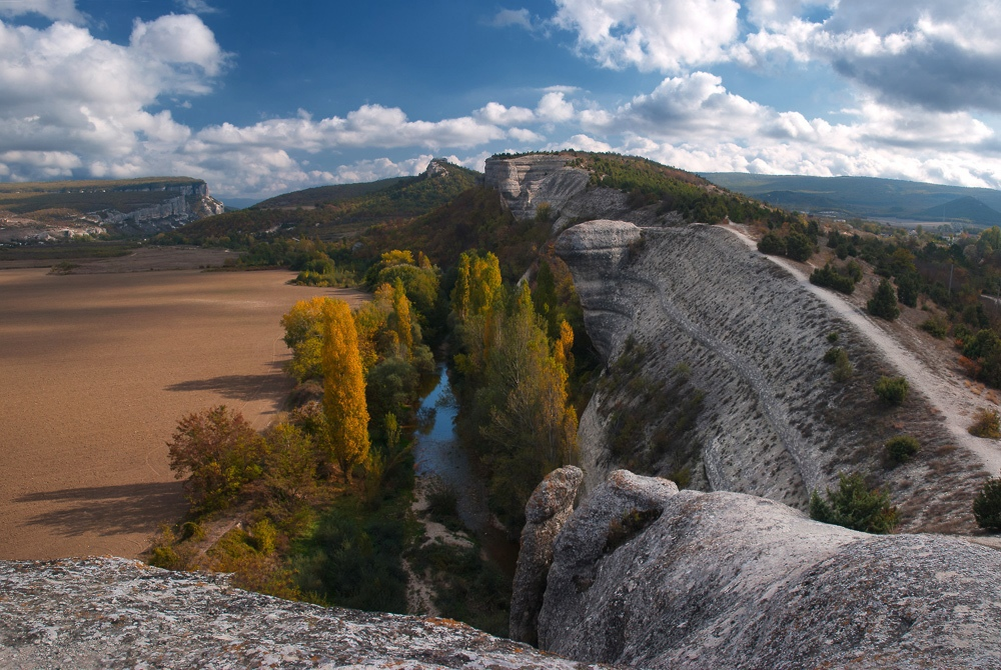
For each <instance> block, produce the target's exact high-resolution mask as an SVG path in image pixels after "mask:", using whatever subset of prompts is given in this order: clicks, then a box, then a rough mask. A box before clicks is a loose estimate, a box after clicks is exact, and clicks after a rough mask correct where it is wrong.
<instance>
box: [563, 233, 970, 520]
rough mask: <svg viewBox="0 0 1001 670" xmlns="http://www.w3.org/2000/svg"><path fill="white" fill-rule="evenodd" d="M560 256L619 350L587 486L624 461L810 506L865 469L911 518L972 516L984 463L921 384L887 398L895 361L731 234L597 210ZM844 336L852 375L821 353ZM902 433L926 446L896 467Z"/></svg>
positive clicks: (586, 439) (599, 400) (605, 347)
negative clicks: (880, 391) (897, 401)
mask: <svg viewBox="0 0 1001 670" xmlns="http://www.w3.org/2000/svg"><path fill="white" fill-rule="evenodd" d="M557 252H558V253H559V254H560V255H561V257H562V258H563V259H564V260H565V261H566V262H567V263H568V265H569V266H570V269H571V271H572V272H573V276H574V282H575V284H576V286H577V290H578V292H579V294H580V298H581V302H582V304H583V307H584V310H585V324H586V326H587V329H588V333H589V335H590V336H591V338H592V340H593V341H594V342H595V344H596V346H597V347H598V348H599V350H600V352H601V353H602V355H603V356H604V357H605V358H606V360H608V362H609V364H608V367H607V369H606V371H605V374H604V376H603V380H602V381H600V382H599V384H598V388H597V391H596V393H595V395H594V396H593V398H592V399H591V401H590V403H589V404H588V406H587V408H586V409H585V411H584V412H583V414H582V416H581V421H580V431H579V441H580V449H581V454H582V467H583V468H584V470H585V473H586V482H587V486H588V487H589V488H593V487H594V486H595V485H596V484H597V483H598V482H600V481H602V480H603V479H604V477H605V475H606V474H607V473H608V472H609V471H610V470H611V469H613V468H615V467H618V466H623V467H629V468H631V469H634V470H636V471H640V472H643V473H644V474H657V475H661V476H670V477H671V478H673V479H675V480H679V481H682V483H684V484H689V485H690V486H692V487H694V488H697V489H701V490H707V491H716V490H727V491H736V492H741V493H748V494H753V495H759V496H764V497H767V498H771V499H773V500H776V501H779V502H783V503H786V504H789V505H792V506H793V507H798V508H800V509H803V508H805V506H806V504H807V502H808V499H809V495H810V492H811V491H813V490H815V489H817V490H820V491H823V490H824V488H825V487H827V486H833V485H834V484H835V483H836V481H837V474H838V473H839V472H845V473H848V472H860V473H862V474H864V475H867V476H868V477H869V478H870V480H871V481H872V482H873V483H875V484H878V485H880V486H881V487H883V488H884V490H886V491H887V492H889V494H890V495H891V497H892V499H893V501H894V502H895V503H896V504H898V505H899V506H900V508H901V511H902V514H903V525H902V528H903V529H904V530H908V531H916V530H949V531H966V530H972V529H973V528H974V523H973V519H972V514H971V513H970V504H971V500H972V496H973V494H974V493H975V489H976V486H975V483H974V481H973V480H974V479H975V480H977V481H980V479H982V477H983V473H982V471H981V467H982V466H981V464H980V463H979V462H978V461H977V459H976V458H974V457H973V456H971V455H970V453H969V452H967V451H965V450H963V449H957V448H956V447H955V446H954V444H953V443H952V441H951V439H950V434H949V433H948V431H947V430H946V429H945V427H944V425H943V421H942V418H941V417H940V416H938V415H936V414H935V412H934V411H933V409H932V408H931V407H930V405H929V404H928V403H927V402H926V400H925V399H924V398H922V397H921V396H920V395H919V394H917V393H914V392H912V393H911V396H910V397H909V399H908V400H907V402H905V403H904V405H903V406H902V407H899V408H892V407H887V406H885V405H883V404H881V403H880V402H879V401H878V400H877V397H876V395H875V394H874V391H873V387H874V384H875V382H876V380H877V379H878V378H879V377H880V376H882V375H887V376H895V375H896V374H897V372H896V370H895V368H894V366H893V365H892V364H891V363H890V362H889V360H887V359H886V358H885V357H884V356H883V355H882V354H881V353H880V351H879V350H878V349H876V348H875V347H874V346H873V345H872V344H871V343H870V342H869V341H868V340H867V339H866V338H865V337H863V336H862V335H861V334H860V333H859V332H858V331H857V330H856V329H855V328H854V327H853V326H852V325H851V324H849V323H847V322H846V321H844V320H843V319H841V318H840V317H839V316H838V315H837V314H836V313H835V312H834V311H833V310H832V309H831V308H830V307H829V306H828V305H826V304H825V303H824V302H823V301H821V300H819V299H818V298H816V297H815V296H814V295H812V294H811V293H810V292H809V291H807V290H805V289H804V287H803V286H802V285H801V284H800V283H799V282H797V281H796V280H795V279H794V278H793V277H791V276H790V275H789V274H788V273H787V272H786V271H785V270H782V269H781V268H778V267H776V266H775V265H774V264H772V263H770V262H769V261H767V260H766V259H765V258H764V257H763V256H762V255H761V254H759V253H758V252H756V251H754V250H750V249H748V248H747V247H746V246H745V245H744V244H743V243H742V242H740V241H739V240H738V239H737V238H736V236H735V235H733V234H732V233H731V232H729V231H727V230H724V229H722V228H719V227H712V226H704V225H691V226H680V227H645V228H642V229H640V228H637V227H635V226H631V225H630V224H628V223H623V222H608V221H597V222H589V223H584V224H580V225H577V226H575V227H573V228H570V229H568V230H567V231H565V232H564V233H563V234H562V236H561V237H560V238H559V240H558V241H557ZM833 333H837V346H839V347H842V348H843V349H844V350H845V351H846V352H847V353H848V356H849V360H850V361H851V363H852V365H853V368H854V374H852V375H851V377H850V378H849V379H847V380H840V381H839V380H836V379H835V378H834V375H833V374H832V370H833V366H832V365H830V364H828V363H825V362H824V360H823V359H824V355H825V352H827V351H828V349H829V348H831V346H832V341H831V340H833V339H834V337H835V336H834V335H832V334H833ZM902 433H906V434H910V435H914V436H916V437H918V438H919V440H920V441H921V443H922V450H921V452H920V454H919V457H918V458H916V459H915V460H914V461H913V462H911V463H909V464H907V465H903V466H898V467H890V466H889V465H888V464H887V463H886V460H885V455H884V450H883V446H882V445H883V444H884V443H885V442H886V440H887V439H889V438H890V437H893V436H895V435H899V434H902Z"/></svg>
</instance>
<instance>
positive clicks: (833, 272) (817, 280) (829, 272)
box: [810, 263, 855, 295]
mask: <svg viewBox="0 0 1001 670" xmlns="http://www.w3.org/2000/svg"><path fill="white" fill-rule="evenodd" d="M810 283H811V284H816V285H817V286H823V287H824V288H829V289H832V290H834V291H838V292H840V293H845V294H847V295H851V294H852V293H853V292H854V291H855V280H854V279H852V278H851V277H848V276H846V275H844V274H842V273H841V272H840V271H839V270H838V269H837V268H835V267H834V266H832V265H831V264H830V263H828V264H827V265H825V266H824V267H822V268H817V269H816V270H814V271H813V272H812V273H811V274H810Z"/></svg>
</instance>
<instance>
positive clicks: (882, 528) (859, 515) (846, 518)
mask: <svg viewBox="0 0 1001 670" xmlns="http://www.w3.org/2000/svg"><path fill="white" fill-rule="evenodd" d="M899 516H900V515H899V511H898V510H897V508H896V506H894V505H891V504H890V497H889V496H888V495H886V494H885V493H881V492H880V491H879V490H878V489H870V488H869V487H868V486H867V485H866V483H865V480H864V479H863V478H862V475H860V474H858V473H852V474H850V475H846V474H844V473H839V474H838V488H837V490H835V491H832V490H831V489H827V490H826V495H825V496H824V497H821V496H820V494H819V493H818V492H817V491H816V490H815V491H814V492H813V493H812V494H811V495H810V518H811V519H814V520H816V521H822V522H823V523H832V524H835V525H838V526H844V527H845V528H851V529H852V530H860V531H863V532H865V533H889V532H890V531H892V530H893V529H894V528H895V527H896V526H897V524H898V523H899Z"/></svg>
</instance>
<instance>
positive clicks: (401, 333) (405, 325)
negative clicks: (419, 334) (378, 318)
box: [393, 279, 414, 360]
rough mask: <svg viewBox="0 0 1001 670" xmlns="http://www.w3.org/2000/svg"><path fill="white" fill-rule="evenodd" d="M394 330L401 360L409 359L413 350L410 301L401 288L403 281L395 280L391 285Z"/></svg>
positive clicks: (404, 290)
mask: <svg viewBox="0 0 1001 670" xmlns="http://www.w3.org/2000/svg"><path fill="white" fill-rule="evenodd" d="M393 312H394V318H393V321H394V324H393V325H394V326H395V328H394V330H395V331H396V337H397V338H398V341H399V343H400V350H401V351H400V354H401V356H400V357H401V358H405V359H407V360H409V359H410V357H411V354H412V353H413V350H414V326H413V322H412V321H411V318H410V300H409V299H407V291H406V289H404V288H403V281H402V280H401V279H397V280H396V282H395V283H394V284H393Z"/></svg>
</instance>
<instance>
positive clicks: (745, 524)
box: [538, 470, 1001, 668]
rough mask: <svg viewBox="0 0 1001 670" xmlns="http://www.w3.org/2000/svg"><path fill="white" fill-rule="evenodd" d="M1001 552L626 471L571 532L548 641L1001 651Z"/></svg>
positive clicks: (846, 656)
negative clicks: (847, 524) (880, 530)
mask: <svg viewBox="0 0 1001 670" xmlns="http://www.w3.org/2000/svg"><path fill="white" fill-rule="evenodd" d="M998 574H1001V553H999V552H997V551H995V550H993V549H988V548H985V547H982V546H978V545H974V544H969V543H967V542H965V541H962V540H959V539H951V538H946V537H942V536H931V535H890V536H885V535H883V536H880V535H868V534H865V533H858V532H855V531H851V530H847V529H844V528H840V527H838V526H831V525H827V524H821V523H818V522H815V521H811V520H809V519H808V518H806V516H805V515H804V514H803V513H801V512H798V511H796V510H794V509H791V508H789V507H787V506H785V505H781V504H779V503H776V502H773V501H771V500H767V499H764V498H758V497H752V496H747V495H742V494H738V493H725V492H717V493H699V492H696V491H690V490H686V491H681V492H678V490H677V487H676V486H675V485H674V484H673V483H672V482H668V481H666V480H663V479H657V478H650V477H640V476H637V475H634V474H632V473H630V472H626V471H621V470H620V471H616V472H614V473H612V475H611V476H610V477H609V479H608V481H607V482H606V483H604V484H603V485H601V486H600V487H599V488H598V489H597V490H595V491H594V492H593V494H592V495H591V496H590V497H588V498H587V499H586V500H585V501H584V502H583V503H582V505H581V506H580V507H579V508H578V509H577V510H576V511H575V512H574V513H573V515H572V516H571V518H570V519H569V521H567V523H566V525H565V526H564V527H563V530H562V531H561V532H560V534H559V537H558V538H557V540H556V545H555V550H554V558H553V564H552V568H551V569H550V571H549V576H548V582H547V586H546V591H545V599H544V603H543V607H542V610H541V613H540V615H539V621H538V626H539V628H538V632H539V646H540V648H541V649H545V650H548V651H552V652H555V653H558V654H561V655H564V656H567V657H570V658H575V659H578V660H582V661H593V662H608V663H617V664H627V665H630V666H633V667H643V668H674V667H685V668H768V667H776V668H794V667H795V668H799V667H811V668H813V667H838V668H841V667H853V668H855V667H857V668H913V667H949V668H987V667H998V666H999V664H1001V584H999V582H998V579H997V575H998Z"/></svg>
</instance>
